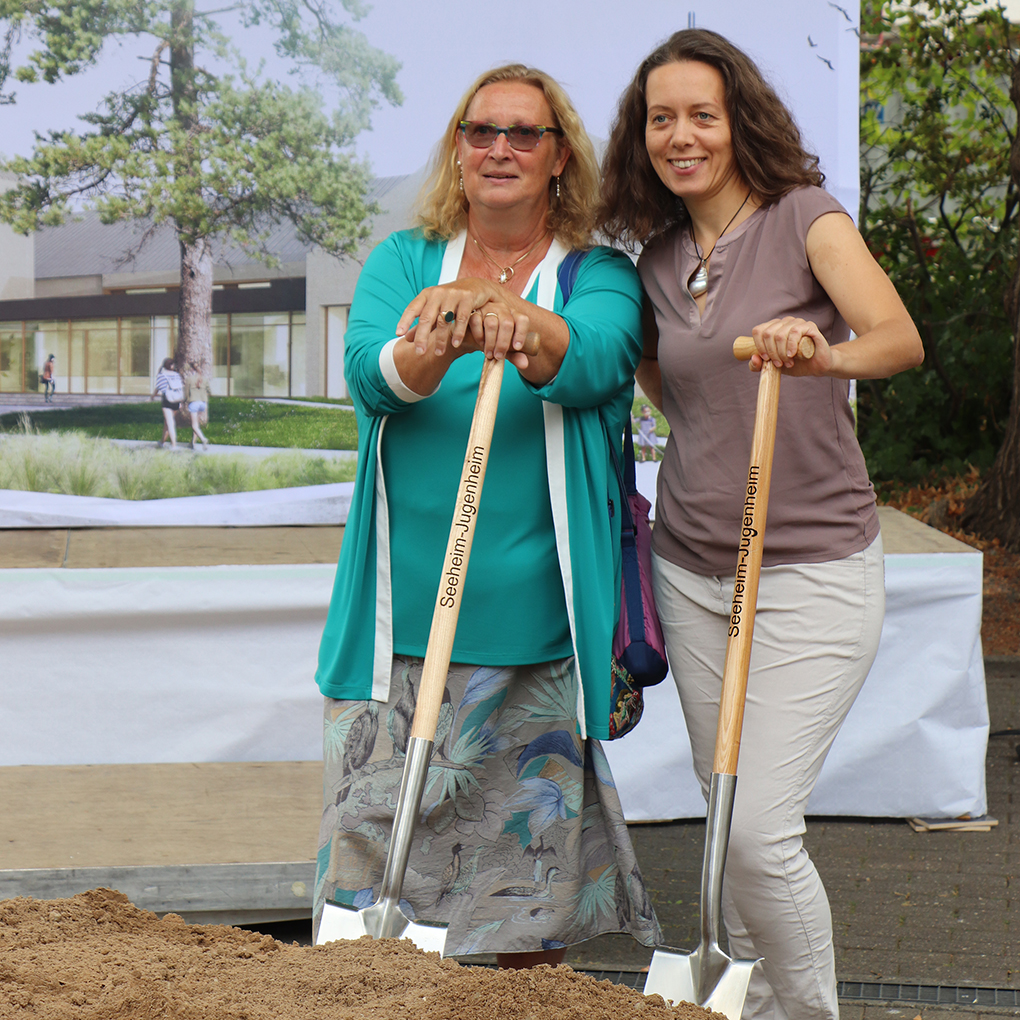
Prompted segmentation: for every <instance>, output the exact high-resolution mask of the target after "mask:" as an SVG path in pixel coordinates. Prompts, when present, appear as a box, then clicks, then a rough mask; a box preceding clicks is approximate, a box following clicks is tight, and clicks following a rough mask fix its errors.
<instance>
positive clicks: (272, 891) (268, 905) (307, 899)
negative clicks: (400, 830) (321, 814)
mask: <svg viewBox="0 0 1020 1020" xmlns="http://www.w3.org/2000/svg"><path fill="white" fill-rule="evenodd" d="M314 882H315V864H314V863H313V862H309V861H291V862H272V863H264V864H205V865H195V866H193V867H149V868H114V867H110V868H38V869H31V870H24V871H2V870H0V899H13V898H14V897H16V896H31V897H33V898H35V899H38V900H55V899H63V898H64V897H68V896H75V895H77V894H78V893H81V892H86V891H87V890H89V889H99V888H106V889H116V890H117V891H118V892H122V893H124V895H125V896H127V898H128V899H129V900H131V902H132V903H133V904H134V905H135V906H136V907H141V908H142V909H143V910H152V911H154V912H155V913H157V914H166V913H171V912H172V913H175V914H180V915H181V916H182V917H184V918H185V919H186V920H188V921H190V922H191V923H193V924H252V923H258V922H260V921H261V922H265V921H286V920H293V919H296V918H302V917H309V918H310V917H311V915H312V890H313V886H314Z"/></svg>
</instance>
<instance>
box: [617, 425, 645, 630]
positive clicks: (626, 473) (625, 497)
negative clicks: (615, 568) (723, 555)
mask: <svg viewBox="0 0 1020 1020" xmlns="http://www.w3.org/2000/svg"><path fill="white" fill-rule="evenodd" d="M609 453H610V456H611V457H612V458H613V467H614V468H616V477H617V480H618V481H619V484H620V554H621V565H622V567H623V594H624V597H625V598H626V599H627V624H628V626H629V627H630V635H629V638H630V640H631V641H644V640H645V607H644V602H643V600H642V595H641V566H640V564H639V563H638V551H637V528H636V527H635V525H634V515H633V513H632V512H631V509H630V495H631V494H632V493H635V492H637V469H636V468H635V466H634V437H633V435H632V434H631V431H630V429H629V428H628V429H627V431H626V432H625V433H624V443H623V468H622V469H621V467H620V458H619V456H618V454H617V444H616V443H615V442H612V441H610V443H609Z"/></svg>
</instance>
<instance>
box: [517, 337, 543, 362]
mask: <svg viewBox="0 0 1020 1020" xmlns="http://www.w3.org/2000/svg"><path fill="white" fill-rule="evenodd" d="M541 346H542V340H541V337H539V335H538V334H537V333H536V332H535V331H534V330H531V331H530V332H529V333H528V335H527V336H526V337H525V338H524V346H523V347H522V348H521V353H522V354H526V355H527V356H528V357H529V358H533V357H534V356H535V355H536V354H538V351H539V348H540V347H541Z"/></svg>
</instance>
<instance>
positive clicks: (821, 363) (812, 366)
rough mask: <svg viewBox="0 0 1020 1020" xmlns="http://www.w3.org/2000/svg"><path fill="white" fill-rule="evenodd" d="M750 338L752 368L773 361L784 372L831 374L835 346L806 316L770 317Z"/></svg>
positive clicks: (756, 328)
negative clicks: (799, 317) (751, 343)
mask: <svg viewBox="0 0 1020 1020" xmlns="http://www.w3.org/2000/svg"><path fill="white" fill-rule="evenodd" d="M751 340H752V342H753V344H754V351H753V352H752V353H751V355H750V367H751V371H752V372H760V371H761V366H762V363H763V362H765V361H771V362H772V364H773V365H775V366H776V368H778V369H779V370H780V371H781V372H783V373H784V374H785V375H812V376H819V375H829V374H830V370H831V368H832V362H833V357H832V349H831V348H830V347H829V345H828V343H827V342H826V339H825V337H824V336H822V332H821V330H820V329H819V328H818V327H817V326H816V325H815V323H813V322H810V321H808V320H807V319H798V318H796V317H794V316H792V315H787V316H784V317H783V318H781V319H770V320H769V321H768V322H763V323H760V324H759V325H757V326H755V327H754V329H753V330H751ZM734 353H736V352H735V351H734Z"/></svg>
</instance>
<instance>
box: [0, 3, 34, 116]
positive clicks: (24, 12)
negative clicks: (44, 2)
mask: <svg viewBox="0 0 1020 1020" xmlns="http://www.w3.org/2000/svg"><path fill="white" fill-rule="evenodd" d="M36 8H37V4H36V2H35V0H0V106H5V105H8V104H10V103H13V102H14V93H13V92H5V91H4V89H5V88H6V87H7V79H8V78H9V77H10V76H11V56H12V54H13V52H14V47H15V45H16V44H17V43H18V42H20V40H21V32H22V29H23V28H24V27H25V23H26V21H30V19H31V17H32V14H33V12H34V11H35V9H36Z"/></svg>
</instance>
